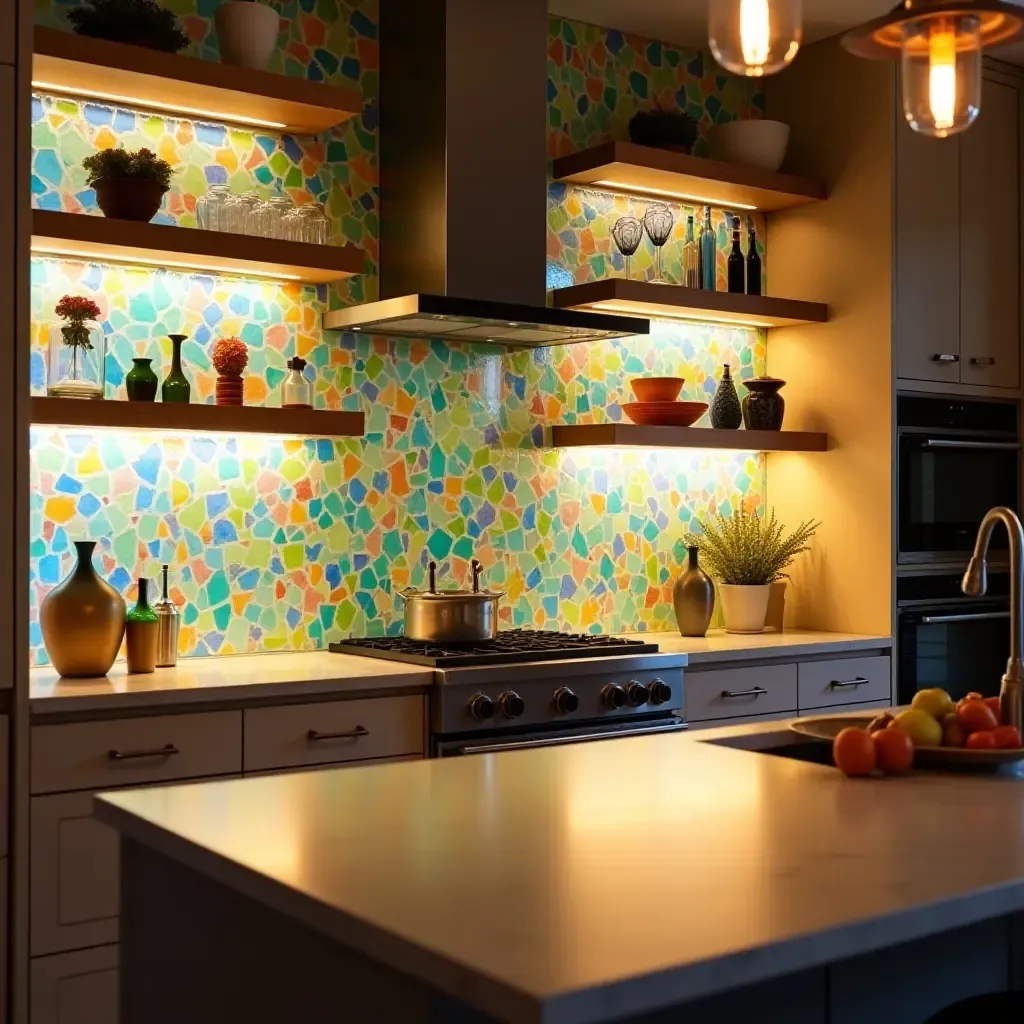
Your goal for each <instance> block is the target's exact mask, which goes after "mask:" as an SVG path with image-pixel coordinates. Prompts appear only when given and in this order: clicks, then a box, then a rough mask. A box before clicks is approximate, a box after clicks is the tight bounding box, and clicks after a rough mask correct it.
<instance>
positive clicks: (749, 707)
mask: <svg viewBox="0 0 1024 1024" xmlns="http://www.w3.org/2000/svg"><path fill="white" fill-rule="evenodd" d="M683 698H684V703H685V708H686V720H687V721H688V722H704V721H711V720H715V719H721V718H729V719H737V718H746V717H750V716H753V715H766V714H773V713H775V712H790V713H794V712H795V711H796V706H797V704H796V665H793V664H789V665H760V666H753V667H751V668H746V667H743V668H714V669H707V670H703V671H693V672H684V673H683Z"/></svg>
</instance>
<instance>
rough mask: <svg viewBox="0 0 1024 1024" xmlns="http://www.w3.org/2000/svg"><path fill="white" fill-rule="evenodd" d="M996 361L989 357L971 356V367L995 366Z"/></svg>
mask: <svg viewBox="0 0 1024 1024" xmlns="http://www.w3.org/2000/svg"><path fill="white" fill-rule="evenodd" d="M995 365H996V361H995V360H994V359H993V358H992V357H991V356H971V366H995Z"/></svg>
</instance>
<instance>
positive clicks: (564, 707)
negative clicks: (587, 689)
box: [555, 686, 580, 715]
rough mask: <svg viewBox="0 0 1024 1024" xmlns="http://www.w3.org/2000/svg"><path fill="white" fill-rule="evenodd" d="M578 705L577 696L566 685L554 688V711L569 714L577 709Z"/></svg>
mask: <svg viewBox="0 0 1024 1024" xmlns="http://www.w3.org/2000/svg"><path fill="white" fill-rule="evenodd" d="M579 706H580V699H579V697H577V696H576V694H575V693H573V692H572V690H570V689H569V687H568V686H563V687H561V688H560V689H557V690H555V710H556V711H560V712H561V713H562V714H563V715H571V714H572V713H573V712H574V711H578V710H579Z"/></svg>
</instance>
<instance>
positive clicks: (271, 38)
mask: <svg viewBox="0 0 1024 1024" xmlns="http://www.w3.org/2000/svg"><path fill="white" fill-rule="evenodd" d="M213 23H214V26H215V27H216V29H217V41H218V43H219V44H220V59H221V61H222V62H223V63H224V64H233V65H234V66H235V67H239V68H255V69H257V70H259V69H262V68H265V67H266V66H267V64H268V62H269V61H270V55H271V54H272V53H273V52H274V50H275V49H276V48H277V35H278V32H279V31H280V28H281V16H280V15H279V14H278V13H277V10H276V9H275V8H274V7H272V6H270V5H269V4H266V3H259V2H257V0H225V2H224V3H222V4H221V5H220V6H219V7H218V8H217V9H216V11H214V13H213Z"/></svg>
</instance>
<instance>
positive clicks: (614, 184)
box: [592, 178, 757, 210]
mask: <svg viewBox="0 0 1024 1024" xmlns="http://www.w3.org/2000/svg"><path fill="white" fill-rule="evenodd" d="M592 184H594V185H603V186H604V187H605V188H613V189H615V190H616V191H619V192H638V193H641V194H642V195H645V196H669V197H670V198H672V199H685V200H689V201H690V202H692V203H704V204H705V205H707V206H727V207H728V208H729V209H730V210H756V209H757V207H756V206H751V205H750V204H749V203H734V202H731V201H726V200H725V199H713V198H712V197H711V196H696V195H692V194H691V193H689V192H671V191H669V190H668V189H664V188H641V187H640V186H639V185H630V184H629V183H628V182H625V181H609V180H608V179H605V178H602V179H601V180H600V181H595V182H593V183H592Z"/></svg>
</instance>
